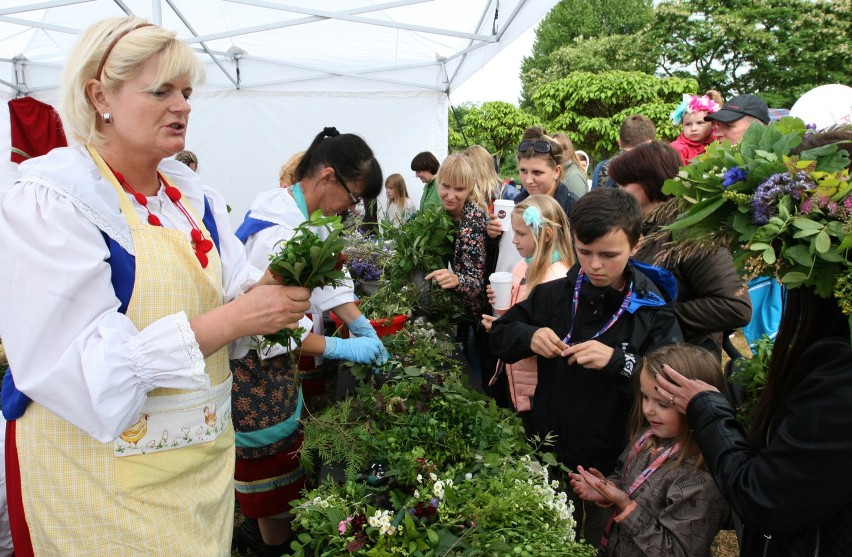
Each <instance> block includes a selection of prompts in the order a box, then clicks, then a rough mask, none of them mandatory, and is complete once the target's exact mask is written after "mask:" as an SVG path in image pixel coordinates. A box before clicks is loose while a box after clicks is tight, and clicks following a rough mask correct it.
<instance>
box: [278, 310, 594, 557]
mask: <svg viewBox="0 0 852 557" xmlns="http://www.w3.org/2000/svg"><path fill="white" fill-rule="evenodd" d="M444 336H445V335H444V333H442V332H440V331H437V330H434V328H432V326H431V325H429V324H424V323H420V324H410V325H408V326H406V329H404V330H403V331H402V332H400V333H398V334H396V335H393V336H392V337H386V339H383V341H385V342H386V346H388V349H389V351H391V354H392V359H397V356H396V354H395V353H394V352H395V351H396V352H402V353H403V355H402V361H399V362H398V363H397V364H395V365H393V366H390V367H389V368H388V369H390V370H391V371H389V372H388V375H387V377H386V378H385V380H384V381H383V382H382V383H381V385H380V386H379V387H378V388H373V387H372V386H371V385H362V386H361V387H360V388H359V389H358V391H357V394H356V396H354V397H352V398H349V399H347V400H345V401H344V402H342V403H340V404H339V405H337V406H335V407H332V408H328V409H326V410H325V411H324V412H323V413H322V414H319V415H316V416H311V417H310V418H309V419H307V420H306V421H305V438H304V439H305V441H304V445H303V448H302V464H303V466H304V467H305V468H306V470H307V471H309V472H310V471H315V470H316V469H317V468H318V467H319V466H318V465H319V464H320V463H322V464H323V465H324V467H329V466H331V465H335V464H337V465H340V467H342V474H339V475H338V476H339V477H338V480H339V481H325V482H323V483H322V484H321V485H320V486H319V487H317V488H316V489H313V490H312V491H310V492H308V493H306V494H305V497H304V499H302V500H301V501H300V502H299V503H298V504H297V506H296V507H295V508H294V510H293V512H294V515H295V520H294V528H295V532H296V534H297V538H296V540H295V541H294V542H293V543H292V546H291V547H292V550H293V555H295V556H298V557H302V556H307V555H312V556H315V557H320V556H332V555H334V556H340V555H362V556H371V557H381V556H391V555H410V556H412V557H437V556H449V555H542V556H547V555H554V556H556V555H560V556H569V557H571V556H589V557H591V556H592V555H594V554H595V552H594V550H593V549H592V548H591V547H590V546H587V545H583V544H579V543H576V542H575V541H574V536H575V535H574V531H575V527H576V525H575V523H574V521H573V518H572V515H571V513H572V506H571V504H570V502H569V501H567V498H566V496H565V493H564V491H560V490H559V489H558V484H557V483H556V482H555V481H553V480H552V479H551V478H550V477H549V475H548V474H549V472H548V469H547V467H546V466H545V465H543V464H541V463H540V461H539V458H540V459H541V461H542V462H545V463H547V464H555V459H554V457H553V456H552V455H549V454H545V455H540V457H538V458H537V457H536V456H534V455H536V454H537V453H536V451H535V449H538V448H540V447H531V446H530V445H529V443H528V442H527V440H526V439H525V437H524V430H523V426H522V424H521V422H520V420H519V419H518V418H517V416H516V415H514V414H512V413H510V412H508V411H506V410H503V409H500V408H497V406H496V405H495V404H494V403H493V402H489V401H487V400H486V399H485V397H484V396H482V395H479V394H477V393H475V392H473V391H471V390H469V389H467V388H466V387H465V385H464V381H463V379H462V375H461V374H460V373H459V372H458V370H457V369H455V368H454V367H453V366H449V368H448V369H437V366H433V365H430V363H431V362H432V361H433V358H432V355H429V357H427V358H425V360H424V361H422V362H420V363H419V364H415V363H414V362H412V361H410V360H409V359H408V356H409V355H410V354H412V353H423V351H428V350H430V349H431V348H430V347H435V346H446V345H447V344H451V341H450V340H449V338H444ZM413 345H418V347H415V346H413ZM443 360H446V352H444V354H443ZM435 361H437V358H435ZM443 363H445V362H443Z"/></svg>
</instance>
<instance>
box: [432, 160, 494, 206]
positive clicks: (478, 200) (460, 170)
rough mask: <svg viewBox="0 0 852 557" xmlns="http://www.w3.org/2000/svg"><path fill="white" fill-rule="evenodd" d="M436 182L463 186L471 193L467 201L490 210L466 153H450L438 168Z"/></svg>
mask: <svg viewBox="0 0 852 557" xmlns="http://www.w3.org/2000/svg"><path fill="white" fill-rule="evenodd" d="M435 182H436V183H437V184H438V186H440V185H441V184H450V185H451V186H461V187H463V188H464V189H465V190H467V191H469V192H470V194H469V195H468V197H467V201H468V202H470V203H473V204H474V205H478V206H479V207H481V208H482V209H484V210H486V211H487V210H488V202H487V201H485V200H484V199H483V198H482V195H481V192H480V191H479V190H478V189H477V188H476V174H475V173H474V171H473V165H472V164H471V162H470V159H469V158H467V157H466V156H464V155H457V154H456V155H449V156H448V157H447V158H446V159H444V162H442V163H441V167H440V168H438V174H437V175H436V177H435Z"/></svg>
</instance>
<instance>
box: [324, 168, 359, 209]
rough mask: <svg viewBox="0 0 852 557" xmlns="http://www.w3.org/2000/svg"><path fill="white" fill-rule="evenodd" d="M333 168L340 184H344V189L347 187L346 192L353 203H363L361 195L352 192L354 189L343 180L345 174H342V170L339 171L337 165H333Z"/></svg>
mask: <svg viewBox="0 0 852 557" xmlns="http://www.w3.org/2000/svg"><path fill="white" fill-rule="evenodd" d="M331 169H332V170H334V177H335V178H337V181H338V182H340V185H341V186H343V189H345V190H346V193H348V194H349V200H350V201H352V204H353V205H357V204H359V203H361V197H358V196H356V195H355V194H353V193H352V190H350V189H349V186H347V185H346V182H345V181H344V180H343V176H341V175H340V172H338V171H337V167H335V166H332V167H331Z"/></svg>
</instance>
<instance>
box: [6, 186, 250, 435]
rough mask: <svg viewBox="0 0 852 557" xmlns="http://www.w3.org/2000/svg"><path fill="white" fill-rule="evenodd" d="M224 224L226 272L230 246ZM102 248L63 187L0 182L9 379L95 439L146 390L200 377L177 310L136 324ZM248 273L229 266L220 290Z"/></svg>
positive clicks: (197, 357)
mask: <svg viewBox="0 0 852 557" xmlns="http://www.w3.org/2000/svg"><path fill="white" fill-rule="evenodd" d="M217 222H219V219H217ZM225 230H228V233H227V234H222V238H223V240H224V244H225V248H224V249H223V250H222V252H223V260H224V261H223V263H224V265H225V267H226V272H227V268H228V267H230V266H232V265H235V264H236V261H238V260H239V254H238V253H237V252H236V251H235V250H234V246H231V245H230V243H229V242H228V240H227V239H226V236H227V235H229V234H230V231H229V228H226V229H225ZM222 232H223V231H222V230H220V233H222ZM109 255H110V254H109V250H108V248H107V244H106V242H105V241H104V237H103V235H102V233H101V231H100V229H99V228H98V227H96V226H95V225H93V224H92V222H90V220H89V219H88V218H86V217H85V216H84V215H83V214H82V213H81V211H80V210H78V209H77V207H76V206H75V205H74V204H72V203H71V202H70V201H69V200H68V198H67V197H66V196H64V195H62V194H59V193H57V192H55V191H53V190H52V189H49V188H47V187H43V186H41V185H38V184H34V183H27V182H18V183H16V184H15V185H14V186H12V187H10V188H7V189H5V190H3V191H0V268H2V269H3V272H2V273H0V337H2V338H3V343H4V346H5V348H6V351H7V357H8V360H9V364H10V369H11V371H12V374H13V377H14V379H15V383H16V385H17V387H18V389H19V390H20V391H21V392H23V393H24V394H26V395H27V396H29V397H30V398H31V399H32V400H33V401H35V402H37V403H38V404H40V405H42V406H44V407H45V408H47V409H48V410H50V411H51V412H53V413H55V414H57V415H58V416H60V417H62V418H63V419H64V420H66V421H68V422H70V423H71V424H73V425H75V426H77V427H79V428H80V429H81V430H83V431H85V432H86V433H88V434H89V435H91V436H92V437H94V438H95V439H97V440H99V441H103V442H107V441H111V440H112V439H114V438H116V437H117V436H118V435H119V434H120V433H121V432H122V431H123V430H124V429H126V428H127V427H128V426H129V425H130V424H131V423H132V422H133V421H134V420H135V419H136V418H137V417H138V414H139V411H140V409H141V407H142V405H143V403H144V402H145V399H146V395H147V393H148V392H149V391H151V390H153V389H155V388H157V387H171V388H180V389H208V388H209V386H210V384H209V378H208V377H207V375H206V374H205V372H204V358H203V356H202V354H201V351H200V349H199V346H198V343H197V342H196V340H195V335H194V333H193V331H192V328H191V327H190V325H189V320H188V318H187V315H186V314H185V313H183V312H178V313H174V314H171V315H166V316H164V317H162V318H161V319H158V320H157V321H154V322H153V323H151V324H150V325H148V326H147V327H145V328H144V329H143V330H141V331H140V330H137V329H136V327H135V326H134V325H133V323H132V322H131V321H130V319H128V318H127V317H126V316H125V315H123V314H122V313H120V312H119V311H118V308H119V300H118V299H117V298H116V295H115V291H114V289H113V286H112V283H111V269H110V266H109V264H108V262H107V260H108V258H109ZM243 258H244V256H243ZM250 274H251V272H250V271H249V270H247V269H240V270H232V271H231V272H230V273H229V274H228V275H227V279H226V283H227V286H228V287H229V288H226V290H230V292H229V295H231V296H233V295H236V292H237V291H238V290H239V287H238V286H237V285H238V283H240V282H241V281H243V282H245V281H246V280H249V275H250Z"/></svg>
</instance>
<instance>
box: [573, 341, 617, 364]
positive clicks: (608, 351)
mask: <svg viewBox="0 0 852 557" xmlns="http://www.w3.org/2000/svg"><path fill="white" fill-rule="evenodd" d="M614 353H615V349H614V348H612V347H611V346H607V345H606V344H603V343H602V342H598V341H597V340H587V341H586V342H580V343H577V344H574V345H571V346H568V347H567V348H565V349H564V350H562V352H561V353H560V354H559V355H560V356H562V357H563V358H564V357H567V358H568V364H569V365H570V364H580V365H581V366H583V367H584V368H586V369H603V368H604V367H605V366H606V365H607V364H608V363H609V361H610V360H611V359H612V355H613V354H614Z"/></svg>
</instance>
